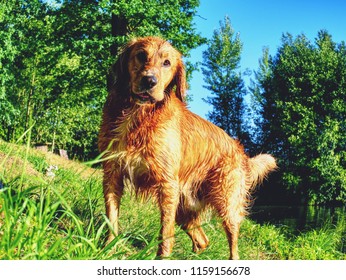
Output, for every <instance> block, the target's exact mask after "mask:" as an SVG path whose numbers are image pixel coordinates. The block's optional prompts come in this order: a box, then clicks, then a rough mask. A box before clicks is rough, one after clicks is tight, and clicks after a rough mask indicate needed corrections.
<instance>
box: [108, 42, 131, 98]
mask: <svg viewBox="0 0 346 280" xmlns="http://www.w3.org/2000/svg"><path fill="white" fill-rule="evenodd" d="M135 43H136V40H132V41H130V42H129V43H128V44H126V45H125V46H124V47H123V48H122V49H121V51H120V53H119V55H118V59H117V60H116V62H115V63H114V64H113V65H112V66H111V68H110V70H109V72H108V75H107V89H108V91H111V90H112V89H114V88H122V87H123V86H124V85H128V83H129V79H130V74H129V70H128V62H129V57H130V53H131V51H132V49H133V46H134V45H135Z"/></svg>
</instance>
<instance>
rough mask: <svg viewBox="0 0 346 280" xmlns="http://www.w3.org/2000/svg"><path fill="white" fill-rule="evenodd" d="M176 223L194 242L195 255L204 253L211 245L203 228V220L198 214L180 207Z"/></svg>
mask: <svg viewBox="0 0 346 280" xmlns="http://www.w3.org/2000/svg"><path fill="white" fill-rule="evenodd" d="M176 222H177V224H178V225H179V226H181V228H182V229H183V230H184V231H186V233H187V234H188V235H189V237H190V238H191V240H192V244H193V248H192V249H193V251H194V252H195V253H198V252H201V251H203V250H204V249H205V248H207V247H208V245H209V239H208V237H207V236H206V234H205V233H204V231H203V229H202V227H201V219H200V215H199V213H198V212H195V211H191V210H187V209H183V207H179V209H178V211H177V217H176Z"/></svg>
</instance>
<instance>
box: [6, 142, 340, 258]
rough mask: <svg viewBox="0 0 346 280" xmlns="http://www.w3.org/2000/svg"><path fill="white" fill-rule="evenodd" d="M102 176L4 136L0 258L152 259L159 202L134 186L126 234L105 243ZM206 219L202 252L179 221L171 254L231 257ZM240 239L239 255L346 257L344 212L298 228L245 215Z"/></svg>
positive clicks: (215, 222) (125, 206) (125, 208)
mask: <svg viewBox="0 0 346 280" xmlns="http://www.w3.org/2000/svg"><path fill="white" fill-rule="evenodd" d="M16 159H18V161H16ZM9 161H11V164H12V165H10V164H9ZM23 162H25V165H23ZM51 164H56V165H57V166H58V170H57V171H55V177H53V178H52V177H48V176H46V174H45V173H46V169H47V167H48V166H49V165H51ZM18 170H19V172H16V171H18ZM13 174H15V175H13ZM101 176H102V174H101V171H100V170H96V169H91V168H90V167H87V166H85V165H82V164H78V163H72V162H71V161H67V160H66V161H64V160H61V159H58V158H54V157H53V158H52V156H50V155H47V154H45V153H42V152H39V151H36V150H31V149H30V148H29V144H27V145H26V146H24V147H23V146H19V145H14V144H8V143H5V142H2V141H0V180H1V181H2V184H3V186H4V187H3V188H2V189H1V190H0V259H155V258H156V256H155V253H156V250H157V245H158V243H159V241H158V233H159V230H160V223H159V221H160V216H159V212H158V207H157V206H156V205H155V204H154V203H153V202H152V201H147V202H138V201H136V200H135V199H134V198H132V197H131V196H130V195H129V194H126V195H125V196H124V198H123V200H122V206H121V216H120V229H121V234H120V235H119V236H118V237H117V238H116V239H115V240H114V241H113V242H112V243H111V244H108V245H107V246H105V242H104V241H105V239H106V233H107V229H108V220H107V218H106V217H105V215H104V205H103V196H102V182H101V181H102V180H101ZM203 227H204V229H205V231H206V233H207V235H208V237H209V239H210V241H211V242H210V246H209V247H208V248H207V249H206V250H205V251H204V252H202V253H200V254H198V255H197V254H195V253H193V252H192V250H191V248H192V244H191V241H190V239H189V237H188V236H187V235H186V234H185V233H184V232H183V231H182V230H181V229H179V228H176V245H175V247H174V252H173V254H172V256H171V258H172V259H226V258H227V257H228V255H229V252H228V245H227V239H226V236H225V234H224V232H223V229H222V226H221V222H220V220H219V219H218V218H211V220H210V221H208V222H206V223H205V224H204V225H203ZM239 242H240V244H239V247H240V248H239V249H240V256H241V258H242V259H345V244H344V242H345V220H344V218H343V219H341V220H340V221H339V222H338V224H337V226H332V225H331V224H328V223H326V226H325V227H324V228H322V229H319V230H312V231H309V232H307V233H302V234H300V235H298V236H296V235H294V234H293V233H292V232H290V230H288V229H286V228H276V227H274V226H270V225H265V226H260V225H258V224H256V223H254V222H252V221H250V220H245V222H244V223H243V225H242V228H241V234H240V240H239Z"/></svg>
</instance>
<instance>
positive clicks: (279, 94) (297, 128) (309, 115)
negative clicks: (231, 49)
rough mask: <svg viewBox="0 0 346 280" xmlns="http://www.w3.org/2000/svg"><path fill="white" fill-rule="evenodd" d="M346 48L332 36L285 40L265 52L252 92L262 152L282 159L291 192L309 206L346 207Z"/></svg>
mask: <svg viewBox="0 0 346 280" xmlns="http://www.w3.org/2000/svg"><path fill="white" fill-rule="evenodd" d="M345 54H346V48H345V44H344V43H341V44H336V43H334V42H333V41H332V38H331V36H330V35H329V34H328V33H327V32H326V31H320V32H319V33H318V37H317V38H316V40H315V42H314V43H312V42H310V41H309V40H308V39H307V38H306V37H305V36H304V35H300V36H298V37H297V38H295V39H294V38H292V36H291V35H289V34H287V35H284V36H283V38H282V46H281V47H280V48H279V49H278V53H277V54H276V56H275V57H269V55H268V51H267V50H265V52H264V55H263V59H262V61H260V69H259V71H258V72H257V73H256V74H257V75H256V79H257V81H256V83H254V85H253V87H252V92H253V96H254V102H255V104H256V105H255V106H258V107H259V108H261V109H260V110H259V114H260V116H261V118H260V119H259V122H258V124H259V125H260V127H261V131H262V134H261V135H260V139H259V141H260V143H263V146H262V147H261V149H263V150H267V151H272V152H273V153H274V154H275V155H276V157H277V158H278V159H279V166H280V169H281V170H282V179H283V183H284V184H285V185H286V187H287V188H288V189H289V190H290V191H291V192H295V193H299V194H301V195H302V196H303V197H305V199H306V200H307V202H309V203H333V202H334V203H335V202H339V203H345V202H346V196H345V194H346V187H345V186H346V185H345V184H346V177H345V172H346V171H345V170H346V158H345V148H346V141H345V137H346V120H345V115H346V107H345V105H344V104H345V100H346V95H345V94H346V80H345V75H344V74H345V71H346V55H345Z"/></svg>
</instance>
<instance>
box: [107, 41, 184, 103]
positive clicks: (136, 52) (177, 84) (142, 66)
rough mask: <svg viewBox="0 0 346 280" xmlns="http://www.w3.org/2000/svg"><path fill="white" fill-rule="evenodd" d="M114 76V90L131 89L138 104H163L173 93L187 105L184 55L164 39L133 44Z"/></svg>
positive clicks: (114, 70) (118, 63) (117, 64)
mask: <svg viewBox="0 0 346 280" xmlns="http://www.w3.org/2000/svg"><path fill="white" fill-rule="evenodd" d="M111 72H112V73H111V79H112V81H113V82H112V85H111V86H115V87H120V88H124V87H128V92H129V93H130V95H131V98H132V100H133V101H134V102H136V103H137V104H154V103H156V102H159V101H162V100H164V99H165V96H166V95H168V94H170V92H171V91H172V90H174V92H175V94H176V96H177V97H178V98H179V99H180V100H182V101H184V98H185V91H186V78H185V70H184V65H183V62H182V58H181V54H180V53H179V52H178V51H177V50H176V49H175V48H173V47H172V45H171V44H170V43H168V42H167V41H165V40H163V39H161V38H158V37H145V38H139V39H135V40H133V41H131V42H129V43H128V44H127V45H126V46H125V48H124V50H123V51H122V53H121V54H120V55H119V58H118V60H117V62H116V63H115V64H114V65H113V67H112V71H111Z"/></svg>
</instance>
